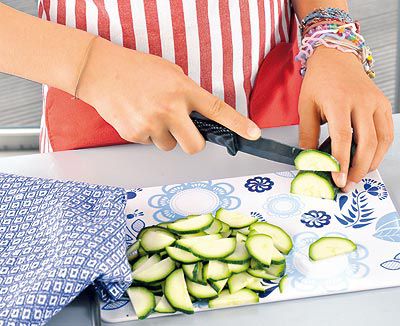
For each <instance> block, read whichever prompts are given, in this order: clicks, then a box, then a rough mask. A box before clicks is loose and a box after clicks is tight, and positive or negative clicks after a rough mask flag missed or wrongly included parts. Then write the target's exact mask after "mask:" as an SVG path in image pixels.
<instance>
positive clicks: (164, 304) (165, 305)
mask: <svg viewBox="0 0 400 326" xmlns="http://www.w3.org/2000/svg"><path fill="white" fill-rule="evenodd" d="M154 310H155V311H156V312H159V313H161V314H168V313H170V314H171V313H174V312H175V309H174V308H172V307H171V305H170V304H169V302H168V300H167V298H166V297H165V295H163V296H162V297H161V299H160V301H158V303H157V305H156V308H155V309H154Z"/></svg>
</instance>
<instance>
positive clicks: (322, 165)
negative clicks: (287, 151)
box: [294, 149, 340, 172]
mask: <svg viewBox="0 0 400 326" xmlns="http://www.w3.org/2000/svg"><path fill="white" fill-rule="evenodd" d="M294 165H295V167H296V169H297V170H302V171H325V172H339V171H340V164H339V162H338V160H336V159H335V158H334V157H333V156H332V155H330V154H328V153H326V152H322V151H319V150H316V149H307V150H303V151H301V152H300V153H299V154H298V155H297V156H296V158H295V159H294Z"/></svg>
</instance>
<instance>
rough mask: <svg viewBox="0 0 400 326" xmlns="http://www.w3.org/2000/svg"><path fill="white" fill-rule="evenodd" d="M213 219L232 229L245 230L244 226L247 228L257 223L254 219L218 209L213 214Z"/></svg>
mask: <svg viewBox="0 0 400 326" xmlns="http://www.w3.org/2000/svg"><path fill="white" fill-rule="evenodd" d="M215 217H216V218H217V219H219V220H220V221H222V222H224V223H226V224H228V225H229V227H231V228H232V229H241V228H245V227H246V226H249V225H250V224H252V223H254V222H255V221H257V219H256V218H255V217H252V216H249V215H245V214H241V213H238V212H232V211H228V210H226V209H224V208H220V209H219V210H218V211H217V213H216V214H215Z"/></svg>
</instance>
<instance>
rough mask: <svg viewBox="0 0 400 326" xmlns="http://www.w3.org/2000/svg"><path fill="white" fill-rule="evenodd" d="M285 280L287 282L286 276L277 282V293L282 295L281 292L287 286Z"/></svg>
mask: <svg viewBox="0 0 400 326" xmlns="http://www.w3.org/2000/svg"><path fill="white" fill-rule="evenodd" d="M287 280H288V276H287V275H285V276H284V277H282V278H281V279H280V280H279V284H278V287H279V292H280V293H283V291H284V290H285V287H286V286H287Z"/></svg>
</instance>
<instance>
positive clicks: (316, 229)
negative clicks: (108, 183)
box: [100, 172, 400, 323]
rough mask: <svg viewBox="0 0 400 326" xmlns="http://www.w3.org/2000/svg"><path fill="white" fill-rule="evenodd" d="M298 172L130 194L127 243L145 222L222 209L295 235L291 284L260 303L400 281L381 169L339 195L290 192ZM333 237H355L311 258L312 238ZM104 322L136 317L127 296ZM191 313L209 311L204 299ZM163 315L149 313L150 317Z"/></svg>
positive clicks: (395, 218)
mask: <svg viewBox="0 0 400 326" xmlns="http://www.w3.org/2000/svg"><path fill="white" fill-rule="evenodd" d="M295 174H296V172H279V173H271V174H265V175H256V176H247V177H239V178H230V179H220V180H213V181H205V182H190V183H184V184H176V185H169V186H163V187H151V188H144V189H132V190H129V192H128V204H127V227H126V234H127V241H128V243H129V244H131V243H133V242H134V241H135V239H136V236H137V234H138V233H139V231H140V230H141V229H142V228H143V227H144V226H149V225H153V224H157V223H159V222H169V221H173V220H176V219H178V218H182V217H185V216H187V215H191V214H202V213H208V212H215V211H216V210H217V209H218V208H220V207H223V208H225V209H228V210H238V211H241V212H243V213H246V214H251V215H252V216H255V217H257V218H258V219H260V220H262V221H267V222H269V223H273V224H277V225H279V226H281V227H282V228H283V229H284V230H286V231H287V232H288V233H289V234H290V235H291V236H292V238H293V243H294V247H293V250H292V251H291V253H290V254H289V256H288V257H287V274H288V283H287V287H286V288H285V291H284V292H283V293H280V292H279V290H278V289H277V288H276V284H266V285H267V286H268V288H269V290H268V291H267V292H266V293H264V294H261V295H260V304H261V303H267V302H273V301H283V300H290V299H296V298H303V297H313V296H320V295H329V294H334V293H344V292H355V291H361V290H368V289H375V288H384V287H392V286H400V217H399V214H398V213H397V212H396V209H395V207H394V205H393V203H392V201H391V199H390V197H389V195H388V193H387V191H386V187H385V185H384V183H383V181H382V179H381V177H380V175H379V173H378V172H372V173H370V174H369V175H368V176H367V177H366V178H365V179H363V181H362V182H360V183H359V184H358V185H357V188H356V189H355V190H354V191H352V192H351V193H349V194H339V195H338V198H337V200H336V201H330V200H322V199H316V198H310V197H303V196H294V195H291V194H289V189H290V182H291V181H292V179H293V177H294V176H295ZM328 235H338V236H342V237H348V238H350V239H351V240H353V241H354V242H355V243H356V244H357V246H358V249H357V251H356V252H353V253H351V254H350V255H345V256H340V257H335V258H331V259H329V260H325V261H320V262H311V261H310V260H309V259H308V247H309V245H310V243H312V242H313V241H315V240H317V239H318V238H319V237H322V236H328ZM100 306H101V318H102V319H103V320H104V321H106V322H114V323H116V322H124V321H129V320H135V319H137V317H136V315H135V312H134V310H133V307H132V305H131V303H130V302H129V299H128V298H127V297H123V298H122V299H121V300H119V301H117V302H114V303H101V304H100ZM195 308H196V311H203V310H208V308H207V303H206V302H200V303H195ZM157 316H162V315H159V314H153V315H151V317H157Z"/></svg>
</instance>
